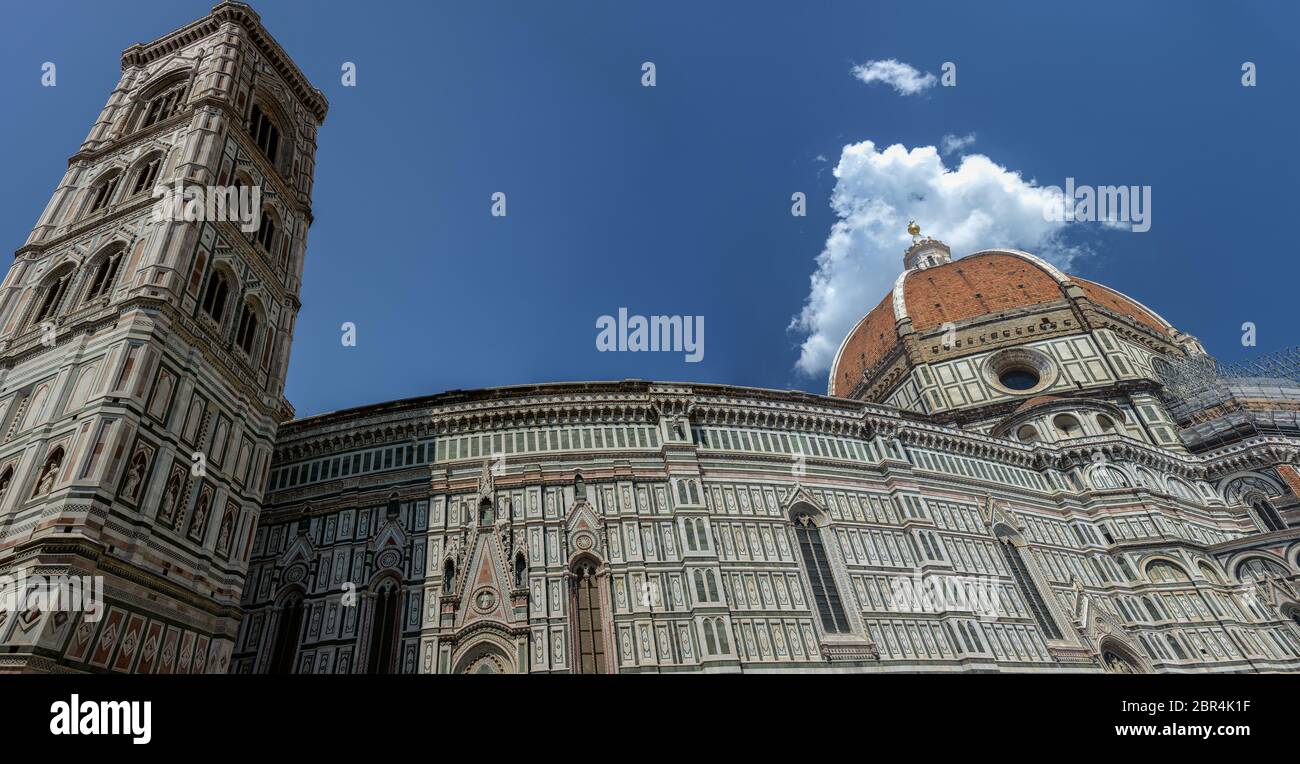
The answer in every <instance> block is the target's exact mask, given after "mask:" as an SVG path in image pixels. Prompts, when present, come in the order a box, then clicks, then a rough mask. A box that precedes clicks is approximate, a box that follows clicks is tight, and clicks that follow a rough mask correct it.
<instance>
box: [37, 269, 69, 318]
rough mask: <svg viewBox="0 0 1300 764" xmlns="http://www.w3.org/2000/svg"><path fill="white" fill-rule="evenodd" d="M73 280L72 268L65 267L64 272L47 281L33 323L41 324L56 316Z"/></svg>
mask: <svg viewBox="0 0 1300 764" xmlns="http://www.w3.org/2000/svg"><path fill="white" fill-rule="evenodd" d="M71 282H72V269H71V268H68V269H65V270H64V271H63V272H62V273H60V274H57V275H55V276H54V277H53V278H50V279H48V280H47V281H46V283H45V286H44V287H43V289H42V291H41V293H40V297H39V300H40V302H39V303H38V306H39V307H37V309H36V313H35V314H34V316H33V318H32V321H33V323H36V324H40V323H42V322H44V321H48V320H49V319H52V318H54V317H55V316H56V315H58V313H59V306H60V305H62V304H63V296H64V295H65V294H67V292H68V284H69V283H71Z"/></svg>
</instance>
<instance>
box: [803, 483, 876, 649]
mask: <svg viewBox="0 0 1300 764" xmlns="http://www.w3.org/2000/svg"><path fill="white" fill-rule="evenodd" d="M796 491H797V492H796V495H795V496H792V499H793V501H792V502H791V503H790V504H789V506H788V507H787V508H786V514H787V516H788V517H789V520H790V524H791V528H792V533H793V535H794V546H795V548H796V549H797V550H798V559H799V560H800V561H801V562H802V563H803V564H802V568H803V573H804V581H806V582H807V585H808V591H810V592H811V593H812V600H811V602H810V605H811V606H812V608H813V609H814V610H815V612H816V616H817V618H816V622H817V623H818V625H819V626H820V628H821V632H822V634H824V635H827V636H830V635H841V634H843V635H847V634H853V633H861V632H862V624H861V623H859V621H858V618H857V613H856V612H855V611H856V608H855V607H854V605H853V599H852V597H853V588H852V586H851V585H850V583H849V582H850V579H849V578H848V576H846V575H845V569H844V561H843V560H841V559H840V558H839V549H838V546H839V545H838V544H837V543H836V542H835V538H834V536H833V535H832V536H829V537H828V535H827V534H831V533H833V531H832V530H830V524H831V517H830V515H829V514H828V513H827V512H826V510H825V509H824V508H822V507H821V506H820V505H818V504H814V503H813V502H811V501H809V500H808V499H807V498H806V496H803V495H799V494H803V493H804V492H803V489H802V487H801V486H800V487H798V488H797V489H796ZM844 592H847V593H848V598H847V601H846V598H845V595H844Z"/></svg>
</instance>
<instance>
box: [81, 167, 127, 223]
mask: <svg viewBox="0 0 1300 764" xmlns="http://www.w3.org/2000/svg"><path fill="white" fill-rule="evenodd" d="M121 182H122V173H121V172H118V171H114V172H113V173H112V174H110V175H109V176H108V177H107V178H104V179H103V180H101V181H99V184H98V185H96V186H95V188H94V190H93V191H91V194H90V207H88V208H87V209H86V213H87V214H90V213H95V212H99V211H100V210H102V209H104V208H106V207H108V205H109V204H110V203H112V201H113V195H114V194H116V193H117V186H118V184H119V183H121Z"/></svg>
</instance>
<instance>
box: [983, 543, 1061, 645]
mask: <svg viewBox="0 0 1300 764" xmlns="http://www.w3.org/2000/svg"><path fill="white" fill-rule="evenodd" d="M998 541H999V542H1000V543H999V544H998V547H999V548H1000V549H1001V550H1002V558H1003V559H1004V560H1005V561H1006V563H1007V568H1008V569H1009V570H1010V571H1011V577H1012V578H1014V579H1015V580H1016V585H1017V586H1018V587H1020V593H1021V594H1023V595H1024V597H1025V601H1026V602H1027V603H1028V604H1029V610H1030V612H1032V613H1033V614H1034V621H1036V622H1037V623H1038V628H1039V629H1041V630H1042V632H1043V634H1044V635H1045V636H1046V637H1047V638H1048V639H1060V638H1061V630H1060V628H1059V627H1057V625H1056V620H1055V619H1054V618H1052V613H1051V610H1050V609H1048V607H1047V602H1046V601H1045V600H1044V599H1043V595H1042V594H1041V593H1040V592H1039V591H1038V586H1037V585H1036V584H1035V583H1034V577H1033V576H1032V575H1031V574H1030V572H1029V567H1028V566H1027V565H1026V564H1025V560H1024V558H1023V557H1022V556H1021V554H1020V547H1018V546H1017V545H1016V543H1015V541H1013V540H1012V538H1011V537H1010V536H1006V535H999V536H998Z"/></svg>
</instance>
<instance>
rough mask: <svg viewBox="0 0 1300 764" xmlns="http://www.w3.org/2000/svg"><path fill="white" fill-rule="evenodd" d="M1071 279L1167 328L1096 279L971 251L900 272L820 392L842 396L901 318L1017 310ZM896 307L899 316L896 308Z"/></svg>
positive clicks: (1114, 309) (925, 321)
mask: <svg viewBox="0 0 1300 764" xmlns="http://www.w3.org/2000/svg"><path fill="white" fill-rule="evenodd" d="M1070 284H1074V285H1077V286H1078V287H1079V288H1080V289H1081V290H1082V291H1083V294H1084V296H1085V297H1086V298H1087V299H1088V300H1089V301H1091V302H1093V303H1095V304H1096V305H1098V306H1100V307H1101V308H1103V309H1105V310H1107V311H1109V312H1111V313H1115V314H1118V315H1120V316H1122V317H1124V318H1127V319H1129V320H1131V321H1134V322H1136V323H1137V324H1139V325H1141V326H1143V327H1144V328H1146V329H1148V330H1150V331H1152V332H1155V333H1156V334H1159V335H1161V336H1163V337H1165V338H1168V337H1169V336H1170V334H1171V331H1170V327H1169V325H1168V324H1166V323H1165V322H1164V320H1163V319H1161V318H1160V317H1159V316H1157V315H1156V314H1155V313H1154V312H1152V311H1151V310H1149V309H1147V308H1146V307H1144V306H1142V305H1141V304H1140V303H1138V302H1137V301H1136V300H1133V299H1131V298H1129V297H1126V296H1124V295H1122V294H1120V293H1119V292H1116V291H1114V290H1113V289H1109V288H1108V287H1104V286H1102V285H1100V284H1096V283H1093V282H1091V281H1086V280H1084V279H1080V278H1075V277H1073V276H1069V275H1066V274H1064V273H1062V272H1061V271H1059V270H1057V269H1056V268H1055V267H1053V266H1051V265H1050V264H1048V263H1047V262H1045V261H1043V260H1041V259H1039V258H1037V257H1035V256H1033V255H1030V254H1028V253H1025V252H1016V251H1010V250H991V251H986V252H977V253H975V254H973V255H968V256H967V257H963V258H961V259H960V260H954V261H952V262H947V263H944V264H942V265H936V266H933V267H930V268H923V269H913V270H909V271H906V272H905V273H904V274H903V275H902V276H900V277H899V280H898V282H897V283H896V284H895V286H894V289H893V291H892V292H891V293H890V294H886V295H885V297H884V299H882V300H881V301H880V304H878V305H877V306H876V307H874V308H872V309H871V311H870V312H869V313H867V315H866V316H864V317H863V318H862V320H861V321H859V322H858V324H857V325H856V326H854V327H853V329H852V330H851V331H850V332H849V334H848V336H847V337H845V338H844V342H843V343H842V344H841V345H840V349H839V352H838V353H837V354H836V356H835V361H834V363H833V364H832V365H831V374H830V384H829V386H828V390H827V392H828V394H830V395H838V396H849V395H851V394H852V392H853V389H854V387H856V386H857V384H858V382H859V381H860V380H861V379H862V376H863V374H864V373H865V372H867V371H870V370H871V369H872V368H874V367H875V366H876V364H878V363H879V362H880V361H881V360H882V359H884V357H885V356H886V355H888V353H889V351H890V350H891V349H893V347H894V346H895V345H897V344H898V333H897V325H898V321H899V319H901V318H904V317H906V318H908V319H910V320H911V322H912V329H913V330H915V331H918V332H925V331H931V330H934V329H937V328H938V327H940V326H942V325H943V324H944V323H946V322H949V321H951V322H953V323H960V322H962V321H967V320H969V319H973V318H978V317H980V316H992V315H997V314H999V313H1004V312H1008V311H1012V310H1016V309H1020V308H1029V307H1034V306H1036V305H1046V304H1049V303H1053V302H1061V303H1064V302H1066V301H1067V300H1068V299H1069V297H1068V295H1067V293H1066V286H1068V285H1070ZM900 309H901V314H900V312H899V311H900Z"/></svg>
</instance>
